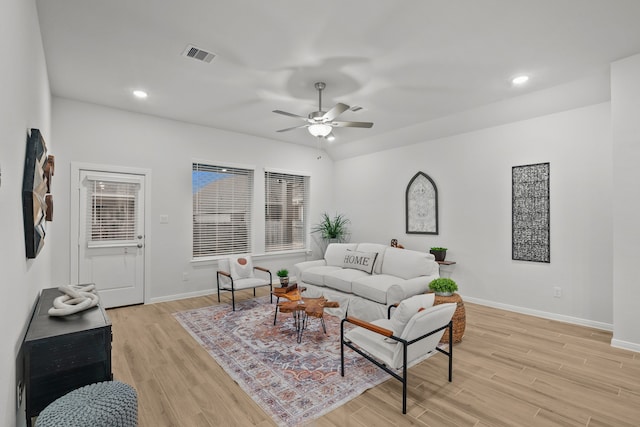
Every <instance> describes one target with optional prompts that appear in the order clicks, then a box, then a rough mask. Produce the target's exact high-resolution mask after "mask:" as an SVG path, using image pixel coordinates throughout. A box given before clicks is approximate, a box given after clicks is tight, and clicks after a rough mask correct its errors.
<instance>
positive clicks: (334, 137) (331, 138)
mask: <svg viewBox="0 0 640 427" xmlns="http://www.w3.org/2000/svg"><path fill="white" fill-rule="evenodd" d="M324 138H325V139H326V140H327V141H329V142H333V141H335V140H336V136H335V135H334V134H333V132H329V134H328V135H327V136H325V137H324Z"/></svg>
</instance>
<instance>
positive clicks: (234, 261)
mask: <svg viewBox="0 0 640 427" xmlns="http://www.w3.org/2000/svg"><path fill="white" fill-rule="evenodd" d="M242 261H244V264H240V262H242ZM216 278H217V284H218V302H220V291H221V290H224V291H231V306H232V308H233V311H236V298H235V292H236V291H240V290H243V289H253V296H254V297H255V296H256V288H260V287H262V286H269V290H270V298H271V303H273V294H271V291H273V287H272V283H271V282H272V280H273V279H272V276H271V272H270V271H269V270H267V269H266V268H263V267H258V266H254V265H253V264H252V262H251V256H249V255H238V256H233V257H231V258H226V259H221V260H219V261H218V271H217V273H216Z"/></svg>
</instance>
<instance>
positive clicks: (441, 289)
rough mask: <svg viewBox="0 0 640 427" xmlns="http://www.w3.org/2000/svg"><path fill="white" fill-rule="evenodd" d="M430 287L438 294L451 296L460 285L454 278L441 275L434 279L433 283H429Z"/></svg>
mask: <svg viewBox="0 0 640 427" xmlns="http://www.w3.org/2000/svg"><path fill="white" fill-rule="evenodd" d="M429 289H431V290H432V291H433V292H435V293H436V295H440V296H443V297H449V296H451V295H453V293H454V292H455V291H457V290H458V285H457V284H456V282H455V281H454V280H453V279H450V278H448V277H440V278H438V279H433V280H432V281H431V283H429Z"/></svg>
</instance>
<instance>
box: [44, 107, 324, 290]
mask: <svg viewBox="0 0 640 427" xmlns="http://www.w3.org/2000/svg"><path fill="white" fill-rule="evenodd" d="M53 130H54V133H55V135H56V140H57V141H58V151H57V153H56V154H57V156H56V188H57V192H56V193H57V194H56V213H55V215H56V218H57V219H59V221H60V223H61V224H60V225H61V231H60V238H59V239H58V240H57V241H56V246H55V249H56V250H55V256H54V267H53V275H54V278H55V280H56V281H57V282H61V283H66V282H74V280H75V278H72V277H71V273H70V267H69V265H70V259H69V256H70V255H69V248H70V245H71V244H72V242H70V241H69V235H70V230H71V229H70V227H72V226H75V224H69V220H68V218H70V212H69V203H70V200H69V198H70V196H69V194H70V193H69V190H70V186H71V182H70V176H69V175H70V165H71V162H85V163H87V162H88V163H93V164H104V165H117V166H128V167H137V168H146V169H150V170H151V173H152V178H151V183H150V185H148V187H147V188H148V190H150V191H151V206H150V207H149V208H150V209H151V224H148V227H147V230H148V231H147V246H146V248H147V250H148V251H150V264H151V266H150V267H151V277H150V279H149V280H148V284H149V292H147V294H146V295H145V300H146V301H161V300H166V299H171V298H176V297H184V296H189V295H201V294H203V293H211V292H212V291H213V290H214V289H215V267H216V266H215V264H212V263H209V264H204V265H200V264H198V265H194V264H192V263H191V241H192V239H191V228H192V227H191V220H192V196H191V164H192V162H193V161H194V160H196V159H197V160H204V161H211V162H214V163H215V162H222V163H225V164H226V163H232V164H240V165H247V166H255V167H256V168H257V169H256V173H255V175H256V176H255V184H254V185H255V188H256V189H257V195H258V197H263V190H262V189H263V188H264V179H263V168H277V169H283V170H290V171H297V172H307V173H310V174H311V221H312V223H314V222H316V221H317V220H318V219H319V217H320V212H322V211H323V210H325V209H331V208H332V201H333V194H332V192H331V190H330V188H331V184H329V185H327V183H331V182H332V176H331V175H332V170H333V162H332V161H330V160H328V159H327V156H323V159H321V160H318V159H317V155H318V153H317V151H316V150H313V149H309V148H306V147H302V146H298V145H294V144H288V143H281V142H276V141H272V140H267V139H261V138H256V137H253V136H249V135H242V134H237V133H230V132H225V131H221V130H216V129H212V128H207V127H203V126H197V125H192V124H187V123H182V122H178V121H172V120H166V119H161V118H157V117H152V116H147V115H142V114H137V113H130V112H126V111H122V110H116V109H112V108H107V107H102V106H97V105H93V104H86V103H81V102H77V101H71V100H67V99H61V98H55V97H54V99H53ZM58 191H59V193H58ZM263 206H264V203H263V202H261V199H258V200H257V203H256V205H255V211H254V212H255V216H254V221H255V222H256V223H260V222H263V221H264V207H263ZM160 215H168V216H169V223H168V224H160ZM259 230H263V229H262V228H259ZM255 243H256V245H255V248H254V251H255V252H258V253H259V252H262V250H263V247H264V232H262V233H260V234H258V235H256V239H255ZM304 259H306V257H305V255H304V254H298V255H295V256H286V257H274V256H269V257H261V258H259V259H258V260H257V262H254V263H258V264H259V265H263V266H266V267H268V268H271V269H273V270H276V269H279V268H283V267H288V268H291V267H292V266H293V264H294V263H295V262H299V261H301V260H304ZM183 272H186V273H188V276H189V280H188V281H183V280H182V277H183ZM274 272H275V271H274Z"/></svg>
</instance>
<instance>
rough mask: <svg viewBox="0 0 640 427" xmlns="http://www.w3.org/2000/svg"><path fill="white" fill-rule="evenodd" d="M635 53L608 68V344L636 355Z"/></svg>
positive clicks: (638, 88)
mask: <svg viewBox="0 0 640 427" xmlns="http://www.w3.org/2000/svg"><path fill="white" fill-rule="evenodd" d="M638 76H640V55H635V56H632V57H630V58H627V59H624V60H621V61H618V62H614V63H613V64H612V66H611V112H612V128H613V166H614V168H613V171H614V173H613V183H614V186H613V191H614V192H613V194H614V196H613V211H614V214H613V215H614V216H613V219H614V229H613V236H614V247H613V259H614V267H615V269H614V275H613V278H614V287H613V308H614V323H615V327H614V330H613V341H612V344H613V345H615V346H619V347H625V348H630V349H634V350H636V351H640V328H638V325H640V311H638V301H640V286H639V285H640V283H639V281H638V277H639V276H638V259H640V244H639V242H640V226H638V221H639V220H640V192H639V191H638V183H639V182H640V79H639V78H638Z"/></svg>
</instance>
